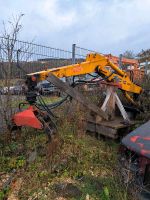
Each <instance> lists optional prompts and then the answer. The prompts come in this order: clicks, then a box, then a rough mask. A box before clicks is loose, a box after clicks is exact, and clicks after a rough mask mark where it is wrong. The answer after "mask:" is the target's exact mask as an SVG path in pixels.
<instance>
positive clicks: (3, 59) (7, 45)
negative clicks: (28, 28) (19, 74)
mask: <svg viewBox="0 0 150 200" xmlns="http://www.w3.org/2000/svg"><path fill="white" fill-rule="evenodd" d="M22 17H23V14H20V15H18V16H15V17H14V16H13V17H12V20H11V21H8V23H5V22H3V32H2V37H0V67H1V77H0V78H1V79H0V86H1V94H0V116H1V122H0V123H1V124H0V126H1V127H2V126H3V128H5V130H7V131H8V130H9V126H10V121H11V120H10V119H11V115H12V113H13V104H14V103H15V102H16V99H14V98H12V94H11V85H12V84H13V83H12V78H13V77H12V76H11V75H12V73H11V72H12V66H13V64H14V60H15V57H16V52H15V51H14V48H15V44H16V41H17V38H18V35H19V32H20V30H21V29H22V25H21V19H22ZM4 93H5V95H4Z"/></svg>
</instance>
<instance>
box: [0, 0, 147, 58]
mask: <svg viewBox="0 0 150 200" xmlns="http://www.w3.org/2000/svg"><path fill="white" fill-rule="evenodd" d="M0 13H1V20H0V21H1V23H0V29H1V30H2V21H3V20H4V21H8V19H10V18H11V16H12V14H13V15H17V14H18V13H24V14H25V16H24V17H23V19H22V24H23V29H22V32H21V34H20V38H21V39H23V40H29V41H31V40H32V39H33V38H34V41H35V42H36V43H41V44H44V45H48V46H52V47H57V48H62V49H68V50H69V49H70V50H71V45H72V43H76V44H77V45H78V46H81V47H85V48H89V49H92V50H96V51H99V52H102V53H112V54H116V55H118V54H120V53H122V52H124V51H125V50H133V51H134V52H135V53H137V52H139V51H140V50H141V49H147V48H150V45H149V43H150V0H0Z"/></svg>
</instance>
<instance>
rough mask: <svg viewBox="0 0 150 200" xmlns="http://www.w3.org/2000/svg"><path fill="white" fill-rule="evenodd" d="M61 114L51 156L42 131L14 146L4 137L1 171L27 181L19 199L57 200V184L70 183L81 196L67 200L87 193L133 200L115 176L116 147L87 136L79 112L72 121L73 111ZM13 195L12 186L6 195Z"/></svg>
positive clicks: (105, 199) (93, 199)
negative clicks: (34, 154) (14, 170)
mask: <svg viewBox="0 0 150 200" xmlns="http://www.w3.org/2000/svg"><path fill="white" fill-rule="evenodd" d="M45 98H47V97H45ZM48 101H49V98H48ZM52 101H53V100H52ZM58 113H59V115H60V116H61V119H60V120H59V122H58V123H59V128H58V132H59V137H58V139H57V142H58V145H57V148H56V149H55V152H53V153H52V154H51V156H50V154H49V153H50V150H49V149H48V145H47V144H46V141H47V138H46V136H45V134H43V133H42V132H41V131H38V132H37V131H36V130H32V129H28V130H27V129H24V130H23V132H22V134H21V136H19V137H18V138H16V139H13V140H11V141H10V142H8V141H7V140H5V138H3V137H1V142H0V144H1V152H0V163H1V164H0V170H1V171H0V172H1V173H2V172H3V173H5V174H9V173H10V172H11V171H12V170H13V169H16V170H17V173H16V175H15V178H16V179H17V177H21V178H22V179H23V184H22V186H21V189H20V191H19V199H21V200H25V199H29V198H30V199H34V198H35V197H38V199H41V200H42V199H43V200H44V199H45V200H55V199H56V198H57V197H59V193H58V192H57V191H56V190H55V189H54V185H55V184H59V183H72V184H73V185H75V186H76V187H77V188H78V189H79V190H80V191H81V195H80V197H70V198H69V197H68V198H66V199H67V200H71V199H72V200H73V199H74V200H85V199H86V197H87V196H88V195H89V197H90V200H130V198H129V197H128V195H127V193H126V191H125V189H124V186H123V184H122V183H121V180H120V177H119V176H118V173H117V164H116V163H117V152H118V144H117V143H115V142H114V141H110V140H105V141H104V140H97V139H96V138H93V137H91V136H89V135H87V134H85V133H84V131H83V130H82V128H81V127H82V126H81V124H80V126H79V120H80V117H81V113H78V112H77V113H76V114H74V115H73V116H72V120H71V114H70V113H69V117H67V116H64V115H63V114H62V113H64V110H63V109H62V110H61V109H60V110H59V112H58ZM54 146H55V145H54ZM35 151H36V152H37V155H36V159H35V160H34V161H33V162H30V163H29V162H28V159H29V155H30V154H31V152H35ZM31 177H32V178H31ZM9 192H11V187H10V189H9V191H8V192H7V193H6V192H5V196H7V195H8V193H9ZM1 195H3V194H1Z"/></svg>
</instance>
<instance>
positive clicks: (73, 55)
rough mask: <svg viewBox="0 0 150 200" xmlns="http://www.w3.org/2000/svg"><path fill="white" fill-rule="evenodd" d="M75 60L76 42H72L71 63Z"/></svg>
mask: <svg viewBox="0 0 150 200" xmlns="http://www.w3.org/2000/svg"><path fill="white" fill-rule="evenodd" d="M75 62H76V44H72V64H75Z"/></svg>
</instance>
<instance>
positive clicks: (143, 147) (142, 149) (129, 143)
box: [122, 120, 150, 158]
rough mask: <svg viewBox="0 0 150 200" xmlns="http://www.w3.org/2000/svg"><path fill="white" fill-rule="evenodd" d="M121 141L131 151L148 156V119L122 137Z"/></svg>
mask: <svg viewBox="0 0 150 200" xmlns="http://www.w3.org/2000/svg"><path fill="white" fill-rule="evenodd" d="M122 143H123V145H124V146H126V147H127V148H128V149H130V150H131V151H134V152H135V153H137V154H139V155H142V156H145V157H147V158H150V120H149V121H148V122H146V123H145V124H143V125H142V126H140V127H138V128H136V129H135V130H134V131H132V132H131V133H129V134H128V135H127V136H126V137H124V138H123V139H122Z"/></svg>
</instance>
